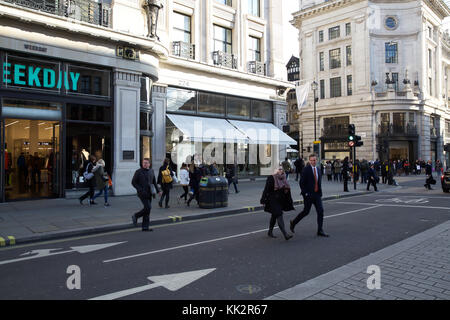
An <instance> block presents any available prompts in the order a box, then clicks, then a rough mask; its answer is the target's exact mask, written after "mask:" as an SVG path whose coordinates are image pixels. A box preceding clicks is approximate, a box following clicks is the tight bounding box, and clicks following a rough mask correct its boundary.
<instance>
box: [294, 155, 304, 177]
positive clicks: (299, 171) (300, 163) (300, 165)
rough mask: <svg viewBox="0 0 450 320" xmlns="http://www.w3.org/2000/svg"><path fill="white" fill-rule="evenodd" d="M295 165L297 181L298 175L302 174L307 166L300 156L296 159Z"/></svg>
mask: <svg viewBox="0 0 450 320" xmlns="http://www.w3.org/2000/svg"><path fill="white" fill-rule="evenodd" d="M294 166H295V181H298V176H299V175H300V176H301V174H302V170H303V168H304V167H305V163H304V162H303V159H302V158H300V157H299V158H298V159H297V160H295V162H294Z"/></svg>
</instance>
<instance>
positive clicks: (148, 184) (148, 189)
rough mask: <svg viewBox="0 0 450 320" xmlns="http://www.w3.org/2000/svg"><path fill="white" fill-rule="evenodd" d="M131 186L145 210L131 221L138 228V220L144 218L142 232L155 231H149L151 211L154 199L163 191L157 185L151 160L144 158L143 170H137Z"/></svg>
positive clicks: (135, 215)
mask: <svg viewBox="0 0 450 320" xmlns="http://www.w3.org/2000/svg"><path fill="white" fill-rule="evenodd" d="M131 184H132V185H133V187H134V188H135V189H136V191H137V195H138V197H139V200H141V202H142V204H143V205H144V208H143V209H142V210H141V211H139V212H137V213H135V214H133V215H132V216H131V219H132V221H133V224H134V226H137V220H138V219H139V218H140V217H142V231H153V229H149V226H150V211H151V209H152V197H154V196H155V195H156V193H158V194H159V195H161V191H160V189H159V187H158V184H157V183H156V179H155V172H154V171H153V169H151V168H150V159H149V158H144V160H142V168H140V169H138V170H136V172H135V173H134V176H133V180H132V181H131Z"/></svg>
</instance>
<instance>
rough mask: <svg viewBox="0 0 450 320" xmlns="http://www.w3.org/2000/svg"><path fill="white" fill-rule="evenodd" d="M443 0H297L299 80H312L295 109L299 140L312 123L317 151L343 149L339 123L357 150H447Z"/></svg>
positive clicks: (430, 154) (308, 136) (425, 154)
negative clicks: (314, 88) (356, 138)
mask: <svg viewBox="0 0 450 320" xmlns="http://www.w3.org/2000/svg"><path fill="white" fill-rule="evenodd" d="M449 14H450V11H449V9H448V8H447V6H446V5H445V3H444V2H443V1H419V0H417V1H416V0H413V1H409V0H404V1H400V0H398V1H381V0H380V1H377V0H372V1H362V0H335V1H308V0H306V1H301V2H300V10H299V11H298V12H296V13H294V14H293V16H294V19H293V20H292V23H293V25H295V26H296V27H297V28H298V29H299V33H300V42H301V43H300V47H301V56H300V66H301V70H300V79H301V80H300V81H301V83H310V82H312V81H316V82H317V84H318V98H319V101H318V103H317V106H316V107H317V116H316V119H314V115H313V98H312V94H311V95H310V99H309V100H308V103H307V105H306V106H305V107H303V108H302V110H301V115H300V117H299V119H300V120H299V125H300V127H301V131H302V133H303V143H304V144H305V145H312V141H313V133H312V132H313V126H314V120H315V121H316V125H317V127H318V128H320V134H321V138H320V140H321V157H322V159H333V158H336V159H342V158H343V157H345V156H349V155H350V150H349V148H348V146H347V126H348V124H350V123H353V124H355V126H356V134H357V135H360V136H361V137H362V141H363V142H364V145H363V146H362V147H359V148H358V149H357V158H360V159H363V158H365V159H367V160H375V159H377V158H378V159H382V160H388V159H389V160H398V159H408V160H409V161H415V160H418V159H421V160H433V161H434V160H437V159H439V160H440V161H444V162H446V164H447V166H448V165H449V164H450V161H449V156H448V152H444V149H445V146H446V145H447V144H448V143H449V141H450V140H449V139H450V132H449V131H448V130H449V121H450V109H449V104H448V102H449V101H448V93H449V91H448V89H449V86H448V84H449V79H448V71H449V70H448V69H449V64H448V63H449V57H450V51H449V42H448V36H447V34H446V33H445V32H443V30H442V21H443V19H444V18H445V17H448V16H449Z"/></svg>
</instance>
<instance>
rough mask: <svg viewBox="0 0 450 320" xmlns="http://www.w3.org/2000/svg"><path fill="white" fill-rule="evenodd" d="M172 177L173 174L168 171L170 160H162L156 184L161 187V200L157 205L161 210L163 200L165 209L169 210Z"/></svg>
mask: <svg viewBox="0 0 450 320" xmlns="http://www.w3.org/2000/svg"><path fill="white" fill-rule="evenodd" d="M173 177H174V173H173V171H172V170H171V169H170V160H169V159H168V158H166V159H164V163H163V165H162V166H161V167H160V168H159V174H158V184H159V185H160V186H161V189H162V192H163V193H162V196H161V199H159V203H158V204H159V207H160V208H162V203H163V201H164V198H165V199H166V209H168V208H170V207H169V199H170V189H172V186H173Z"/></svg>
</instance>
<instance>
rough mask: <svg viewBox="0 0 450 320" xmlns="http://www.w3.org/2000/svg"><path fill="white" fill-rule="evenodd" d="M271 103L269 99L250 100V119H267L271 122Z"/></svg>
mask: <svg viewBox="0 0 450 320" xmlns="http://www.w3.org/2000/svg"><path fill="white" fill-rule="evenodd" d="M272 113H273V104H272V102H269V101H261V100H253V101H252V119H257V120H267V121H270V122H272V119H273V114H272Z"/></svg>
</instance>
